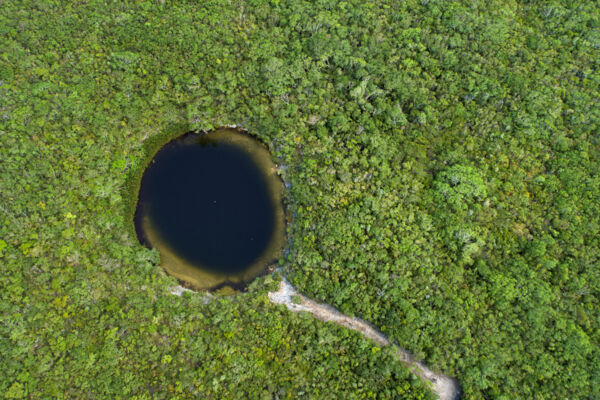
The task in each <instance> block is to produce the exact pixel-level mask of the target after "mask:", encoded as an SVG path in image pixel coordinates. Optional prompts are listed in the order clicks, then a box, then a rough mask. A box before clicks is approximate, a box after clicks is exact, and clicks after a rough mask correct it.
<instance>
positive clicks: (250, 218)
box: [135, 128, 285, 289]
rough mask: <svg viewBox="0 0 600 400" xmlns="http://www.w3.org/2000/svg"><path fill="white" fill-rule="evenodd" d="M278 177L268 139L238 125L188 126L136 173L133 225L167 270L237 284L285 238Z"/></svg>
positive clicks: (194, 279)
mask: <svg viewBox="0 0 600 400" xmlns="http://www.w3.org/2000/svg"><path fill="white" fill-rule="evenodd" d="M283 190H284V185H283V181H282V180H281V179H280V177H279V176H278V174H277V166H276V165H275V164H274V163H273V161H272V158H271V155H270V153H269V151H268V149H267V148H266V146H265V145H264V144H262V143H260V142H259V141H257V140H255V139H253V138H252V137H250V136H249V135H248V134H246V133H244V132H241V131H239V130H237V129H230V128H222V129H217V130H215V131H212V132H209V133H188V134H186V135H183V136H181V137H179V138H177V139H175V140H173V141H171V142H169V143H167V144H166V145H165V146H163V147H162V148H161V149H160V150H159V151H158V152H157V153H156V155H155V156H154V158H153V160H152V161H151V163H150V164H149V166H148V168H147V169H146V171H145V172H144V175H143V177H142V181H141V186H140V191H139V196H138V205H137V209H136V213H135V226H136V231H137V234H138V238H139V240H140V242H141V243H142V244H144V245H146V246H148V247H150V248H156V249H157V250H158V251H159V253H160V255H161V265H162V267H163V268H164V269H165V270H166V272H167V273H168V274H170V275H172V276H174V277H175V278H177V279H179V280H180V281H183V282H184V283H185V284H187V285H186V286H191V287H192V288H195V289H219V288H223V287H227V286H228V287H231V288H233V289H241V288H243V287H244V286H245V285H246V284H247V283H248V282H250V281H251V280H252V279H254V278H255V277H257V276H259V275H261V274H263V273H265V272H266V269H267V267H268V266H269V265H272V264H273V263H274V262H275V261H276V260H277V259H278V258H279V256H280V254H281V249H282V248H283V245H284V243H285V216H284V207H283V202H282V198H283Z"/></svg>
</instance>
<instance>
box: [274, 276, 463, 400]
mask: <svg viewBox="0 0 600 400" xmlns="http://www.w3.org/2000/svg"><path fill="white" fill-rule="evenodd" d="M292 296H298V297H299V299H300V301H299V302H298V303H294V302H293V301H292ZM269 300H271V302H272V303H275V304H283V305H285V306H286V307H287V308H288V309H289V310H290V311H294V312H299V311H307V312H309V313H311V314H312V315H313V316H314V317H315V318H317V319H320V320H321V321H325V322H328V321H330V322H334V323H336V324H338V325H341V326H344V327H346V328H349V329H353V330H355V331H358V332H360V333H362V335H363V336H365V337H367V338H369V339H371V340H373V341H375V342H376V343H378V344H379V345H381V346H394V348H395V349H396V352H397V355H398V358H399V359H400V361H402V362H403V363H404V364H406V365H407V366H408V368H409V369H410V370H411V371H412V372H413V373H414V374H416V375H418V376H419V377H421V378H422V379H424V380H425V381H428V382H431V384H432V389H433V391H434V392H435V393H436V394H437V395H438V396H439V398H440V400H457V399H459V398H460V388H459V385H458V382H457V381H456V380H455V379H453V378H450V377H448V376H445V375H440V374H436V373H435V372H433V371H431V370H430V369H429V368H427V367H426V366H425V365H424V364H422V363H420V362H418V361H416V360H415V359H414V358H413V356H412V355H411V354H410V353H409V352H407V351H406V350H404V349H403V348H401V347H398V346H397V345H396V344H394V343H391V342H390V341H389V340H388V338H387V337H385V336H384V335H383V334H382V333H381V332H379V331H377V330H376V329H374V328H373V327H372V326H371V325H369V324H368V323H367V322H365V321H363V320H361V319H360V318H356V317H348V316H347V315H344V314H342V313H341V312H339V311H338V310H336V309H334V308H333V307H331V306H329V305H327V304H320V303H317V302H315V301H313V300H310V299H309V298H307V297H306V296H303V295H301V294H299V293H298V292H297V291H296V289H295V288H294V287H293V286H292V285H291V284H290V283H289V282H288V281H287V280H286V279H283V280H282V281H281V284H280V286H279V290H277V291H276V292H270V293H269Z"/></svg>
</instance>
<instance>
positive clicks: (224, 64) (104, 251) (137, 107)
mask: <svg viewBox="0 0 600 400" xmlns="http://www.w3.org/2000/svg"><path fill="white" fill-rule="evenodd" d="M65 3H66V2H62V1H58V0H55V1H52V0H44V1H41V0H40V1H14V0H8V1H4V2H3V3H2V7H0V37H2V42H1V43H2V45H1V46H0V162H1V164H0V165H1V168H0V268H1V269H0V271H1V274H0V288H1V289H2V290H0V359H1V360H2V362H1V363H0V393H4V394H5V396H6V397H8V398H11V397H12V398H19V397H32V398H48V397H66V398H71V397H73V398H86V397H90V396H91V397H104V398H116V397H121V398H132V397H135V396H137V398H151V397H155V398H172V397H178V396H179V397H199V396H200V397H207V396H210V395H212V396H213V397H214V398H232V397H233V398H234V397H244V396H245V395H247V396H248V397H253V398H274V397H277V396H279V397H289V398H296V397H302V396H304V397H307V398H327V397H330V398H352V397H354V398H365V397H369V396H371V397H376V398H390V397H395V396H397V397H400V398H406V399H415V398H429V397H431V394H430V393H429V392H427V391H426V389H424V387H423V385H422V384H421V383H420V381H418V380H417V379H414V378H411V377H410V376H409V375H408V374H407V371H406V369H405V368H404V367H402V366H401V365H400V364H398V363H397V362H394V361H392V357H391V353H390V351H388V350H386V349H383V350H382V351H376V350H373V343H370V342H368V341H366V340H364V339H361V338H360V337H358V336H357V335H356V334H354V333H352V332H349V331H347V330H344V329H341V328H337V327H335V326H333V325H330V324H324V323H320V322H315V321H313V320H312V319H311V318H308V317H306V316H302V315H300V316H298V315H292V314H291V313H288V312H286V311H284V310H283V309H280V308H277V307H275V306H272V305H268V304H267V299H266V291H267V290H268V288H269V287H270V286H272V284H271V283H269V281H270V280H271V279H270V278H267V279H265V280H260V281H258V282H257V283H256V284H255V285H254V286H253V287H252V289H251V290H250V291H249V292H248V293H246V294H243V295H239V296H235V297H231V298H222V299H218V300H213V301H210V302H208V304H203V301H202V299H203V298H202V296H200V295H198V296H195V295H194V296H190V295H185V296H184V297H182V298H179V297H177V296H173V295H171V294H170V293H169V288H170V287H171V286H172V285H173V284H175V281H174V279H173V278H170V277H168V276H166V275H165V274H164V272H163V271H162V270H161V269H160V268H158V267H157V265H158V263H159V259H158V254H157V253H156V252H155V251H150V250H147V249H145V248H143V247H142V246H140V245H139V244H138V243H137V240H136V237H135V234H134V233H133V231H132V221H131V212H132V205H131V204H132V201H135V199H132V198H131V196H132V191H131V190H129V189H130V188H131V187H135V185H136V183H135V182H136V180H137V179H139V174H140V170H141V168H142V167H143V163H144V162H147V159H148V154H150V153H151V151H149V150H151V149H152V148H153V146H155V144H153V143H162V142H163V141H164V140H165V138H167V137H172V136H170V135H173V136H174V135H175V134H177V133H178V132H180V129H212V128H214V127H218V126H223V125H229V124H241V125H242V126H243V127H244V128H246V129H247V130H248V131H249V132H251V133H253V134H256V135H257V136H258V137H259V138H260V139H261V140H263V141H264V142H265V143H268V144H269V145H270V147H271V149H272V150H273V154H274V157H275V159H276V161H277V162H279V163H281V164H282V165H284V167H285V170H284V171H285V172H284V174H285V179H286V182H287V183H288V184H289V191H288V194H287V196H288V199H287V200H288V202H289V203H290V211H291V213H292V214H293V222H292V224H291V225H290V232H289V238H290V245H289V255H288V256H287V257H286V259H284V260H281V265H282V267H283V270H284V271H285V272H286V273H287V274H288V276H289V278H290V280H291V281H292V283H293V284H294V285H296V286H297V287H298V289H299V291H300V292H302V293H305V294H307V295H308V296H311V297H313V298H315V299H318V300H322V301H326V302H328V303H330V304H332V305H333V306H335V307H337V308H339V309H340V310H342V311H343V312H345V313H349V314H354V315H358V316H360V317H362V318H364V319H366V320H367V321H370V322H371V323H373V324H374V325H375V326H377V327H378V328H379V329H381V330H382V331H383V332H384V333H385V334H386V335H388V336H389V338H390V339H391V340H393V341H395V342H397V343H398V344H399V345H400V346H402V347H404V348H406V349H408V350H409V351H411V352H413V353H414V354H415V355H416V356H417V358H419V359H423V360H424V361H425V362H426V363H427V364H428V365H429V366H430V367H432V368H433V369H435V370H439V371H443V372H444V373H445V374H447V375H451V376H456V377H457V378H458V380H459V381H460V382H461V385H462V387H463V391H464V397H465V398H468V399H515V398H521V399H550V398H556V399H565V398H569V399H594V398H598V397H600V348H599V343H600V300H599V299H600V276H599V271H600V262H599V259H600V243H599V241H600V239H599V238H600V174H599V172H600V171H599V169H600V139H599V138H600V131H599V130H600V125H599V121H600V107H598V99H599V98H600V69H599V65H598V64H599V63H600V57H598V54H599V53H600V52H599V48H600V3H598V1H596V0H594V1H575V0H550V1H541V0H530V1H525V0H523V1H510V0H509V1H499V0H488V1H466V0H465V1H438V0H418V1H417V0H406V1H402V2H399V1H392V0H389V1H388V0H385V1H378V2H376V3H374V2H364V1H358V0H351V1H342V2H339V1H327V0H324V1H315V2H303V1H298V0H291V1H285V2H284V1H277V0H271V1H266V0H249V1H246V2H237V1H202V2H197V1H173V2H170V1H169V2H163V1H145V2H142V1H137V2H109V1H85V2H73V4H65ZM181 127H183V128H181ZM167 132H169V133H167Z"/></svg>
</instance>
